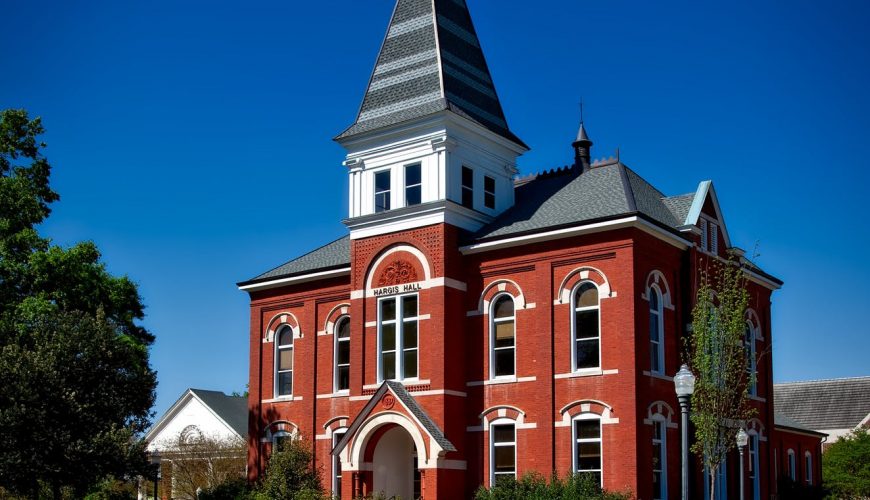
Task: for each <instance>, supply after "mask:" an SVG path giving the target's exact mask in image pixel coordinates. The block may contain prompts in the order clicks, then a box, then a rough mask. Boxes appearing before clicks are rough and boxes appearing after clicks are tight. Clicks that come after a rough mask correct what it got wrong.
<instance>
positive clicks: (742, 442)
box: [737, 427, 749, 500]
mask: <svg viewBox="0 0 870 500" xmlns="http://www.w3.org/2000/svg"><path fill="white" fill-rule="evenodd" d="M748 443H749V435H748V434H746V431H745V430H743V428H742V427H741V428H740V430H739V431H737V449H738V450H739V451H740V500H743V495H744V492H745V491H746V489H745V487H744V486H743V449H744V448H746V445H747V444H748Z"/></svg>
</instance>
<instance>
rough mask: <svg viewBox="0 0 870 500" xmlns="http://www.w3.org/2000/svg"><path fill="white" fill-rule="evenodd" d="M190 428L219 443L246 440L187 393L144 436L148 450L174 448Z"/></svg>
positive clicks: (191, 394)
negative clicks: (221, 441)
mask: <svg viewBox="0 0 870 500" xmlns="http://www.w3.org/2000/svg"><path fill="white" fill-rule="evenodd" d="M189 426H196V428H197V430H198V431H199V432H201V433H202V434H203V435H206V436H210V437H215V438H218V439H230V438H241V437H243V436H241V435H240V434H239V433H238V432H236V431H235V430H234V429H233V428H232V427H230V426H229V425H228V424H227V423H226V422H225V421H224V420H223V419H221V418H220V417H219V416H218V415H217V414H216V413H215V412H214V411H212V409H211V408H209V407H208V406H207V405H206V404H204V403H203V402H202V400H201V399H199V398H198V397H196V395H194V394H193V392H192V391H191V390H188V391H187V392H185V393H184V395H183V396H182V397H181V398H180V399H179V400H178V401H177V402H176V403H175V404H174V405H173V406H172V408H170V409H169V410H168V411H167V412H166V413H165V414H164V415H163V416H162V417H161V418H160V420H158V421H157V423H155V424H154V425H153V426H152V427H151V429H150V430H149V431H148V433H147V434H146V435H145V440H146V441H147V442H148V450H154V449H160V450H166V449H170V448H173V447H174V446H175V443H176V442H177V440H178V436H179V434H181V433H182V432H183V431H184V430H185V429H187V428H188V427H189Z"/></svg>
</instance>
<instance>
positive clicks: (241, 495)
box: [199, 477, 251, 500]
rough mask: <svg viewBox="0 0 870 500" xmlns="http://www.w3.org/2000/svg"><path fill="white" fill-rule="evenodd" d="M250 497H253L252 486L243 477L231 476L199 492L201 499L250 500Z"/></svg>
mask: <svg viewBox="0 0 870 500" xmlns="http://www.w3.org/2000/svg"><path fill="white" fill-rule="evenodd" d="M249 498H251V487H250V486H249V485H248V482H247V481H246V480H245V479H244V478H241V477H233V478H229V479H227V480H225V481H223V482H222V483H219V484H217V485H215V486H212V487H211V488H206V489H204V490H202V491H200V493H199V500H248V499H249Z"/></svg>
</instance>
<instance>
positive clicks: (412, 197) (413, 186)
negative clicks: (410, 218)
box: [405, 163, 423, 207]
mask: <svg viewBox="0 0 870 500" xmlns="http://www.w3.org/2000/svg"><path fill="white" fill-rule="evenodd" d="M422 187H423V184H422V181H421V176H420V164H419V163H415V164H413V165H405V206H406V207H410V206H411V205H419V204H420V201H421V200H422Z"/></svg>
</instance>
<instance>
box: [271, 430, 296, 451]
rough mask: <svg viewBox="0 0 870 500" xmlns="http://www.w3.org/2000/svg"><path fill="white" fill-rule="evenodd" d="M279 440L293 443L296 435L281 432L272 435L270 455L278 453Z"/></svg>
mask: <svg viewBox="0 0 870 500" xmlns="http://www.w3.org/2000/svg"><path fill="white" fill-rule="evenodd" d="M281 438H287V439H288V440H290V441H294V440H295V439H296V433H295V432H290V431H284V430H282V431H277V432H275V433H274V434H272V453H275V452H276V451H278V440H280V439H281Z"/></svg>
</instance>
